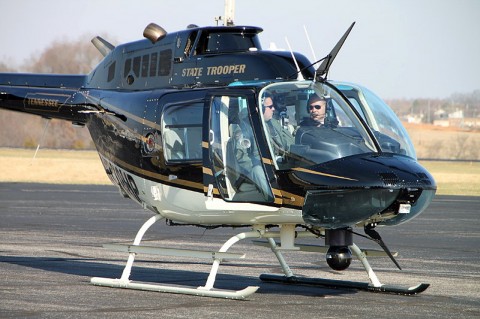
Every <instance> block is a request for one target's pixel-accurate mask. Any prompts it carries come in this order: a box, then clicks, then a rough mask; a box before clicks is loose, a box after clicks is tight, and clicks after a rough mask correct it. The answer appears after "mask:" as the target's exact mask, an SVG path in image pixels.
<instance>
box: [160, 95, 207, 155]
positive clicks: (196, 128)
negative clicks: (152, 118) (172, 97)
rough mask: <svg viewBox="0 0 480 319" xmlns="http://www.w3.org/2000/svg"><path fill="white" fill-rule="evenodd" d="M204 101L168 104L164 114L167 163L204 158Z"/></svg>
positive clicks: (164, 143)
mask: <svg viewBox="0 0 480 319" xmlns="http://www.w3.org/2000/svg"><path fill="white" fill-rule="evenodd" d="M202 121H203V102H196V103H189V104H175V105H170V106H168V107H167V108H166V109H165V110H164V112H163V116H162V136H163V150H164V156H165V160H166V162H167V164H175V163H183V162H199V161H201V160H202Z"/></svg>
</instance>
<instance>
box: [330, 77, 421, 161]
mask: <svg viewBox="0 0 480 319" xmlns="http://www.w3.org/2000/svg"><path fill="white" fill-rule="evenodd" d="M334 85H335V86H336V87H337V88H338V89H339V90H340V91H342V93H343V94H344V95H345V96H346V97H347V98H348V100H349V101H350V102H351V103H352V105H354V106H355V108H356V109H357V111H358V112H359V113H360V114H361V115H362V117H363V118H364V120H365V121H366V122H367V124H368V125H369V126H370V128H371V129H372V130H373V132H374V134H375V137H376V138H377V140H378V143H379V144H380V146H381V148H382V151H383V152H387V153H395V154H400V155H407V156H410V157H412V158H416V154H415V149H414V148H413V144H412V142H411V140H410V138H409V137H408V133H407V131H406V130H405V128H404V127H403V125H402V123H401V122H400V120H399V119H398V117H397V116H396V115H395V113H394V112H393V111H392V109H391V108H390V107H389V106H388V105H387V104H386V103H385V102H383V100H382V99H380V98H379V97H378V96H376V95H375V94H374V93H373V92H371V91H370V90H368V89H366V88H364V87H361V86H359V85H355V84H349V83H337V82H336V83H334Z"/></svg>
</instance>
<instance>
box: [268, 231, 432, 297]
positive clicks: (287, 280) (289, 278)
mask: <svg viewBox="0 0 480 319" xmlns="http://www.w3.org/2000/svg"><path fill="white" fill-rule="evenodd" d="M269 244H270V247H271V249H272V251H273V252H274V253H275V256H276V257H277V259H278V261H279V262H280V265H281V266H282V269H283V272H284V274H285V275H277V274H262V275H260V280H262V281H265V282H278V283H284V284H291V285H309V286H322V287H328V288H344V289H345V288H346V289H355V290H363V291H369V292H379V293H388V294H397V295H407V296H410V295H416V294H419V293H421V292H423V291H425V290H426V289H427V288H428V287H429V286H430V284H426V283H421V284H419V285H417V286H413V287H402V286H396V285H383V284H382V283H380V281H379V280H378V278H377V275H376V274H375V272H374V271H373V269H372V267H371V266H370V263H369V262H368V260H367V257H366V255H365V253H364V252H362V250H361V249H360V248H359V247H358V246H357V245H356V244H352V245H351V246H349V247H350V250H351V251H352V252H353V253H354V254H355V255H356V256H357V258H358V259H359V260H360V261H361V262H362V265H363V267H364V268H365V270H366V272H367V274H368V277H369V279H370V283H367V282H356V281H346V280H334V279H324V278H308V277H299V276H295V275H294V274H293V272H292V271H291V270H290V268H289V267H288V265H287V264H286V262H285V259H284V258H283V256H282V253H281V252H280V251H279V248H278V247H277V245H276V243H275V241H274V240H273V239H271V238H269Z"/></svg>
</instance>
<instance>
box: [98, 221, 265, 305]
mask: <svg viewBox="0 0 480 319" xmlns="http://www.w3.org/2000/svg"><path fill="white" fill-rule="evenodd" d="M160 219H163V217H162V216H161V215H155V216H153V217H151V218H150V219H149V220H147V221H146V222H145V224H143V226H142V227H141V228H140V230H139V231H138V233H137V235H136V237H135V240H134V241H133V244H132V245H131V246H126V247H125V248H126V250H127V251H128V252H129V256H128V260H127V264H126V265H125V268H124V270H123V273H122V276H121V278H120V279H112V278H101V277H94V278H91V280H90V282H91V283H92V284H93V285H97V286H104V287H112V288H125V289H136V290H146V291H156V292H166V293H175V294H186V295H195V296H203V297H213V298H226V299H245V298H247V297H248V296H250V295H251V294H253V293H255V292H256V291H257V289H258V288H259V287H257V286H248V287H246V288H245V289H242V290H237V291H235V290H225V289H215V288H214V287H213V285H214V283H215V278H216V275H217V272H218V268H219V266H220V263H221V261H222V257H225V256H227V258H228V256H229V254H226V252H227V250H228V249H229V248H230V247H231V246H232V245H234V244H235V243H237V242H238V241H240V240H242V239H245V238H260V237H261V234H260V233H259V232H258V231H250V232H244V233H240V234H237V235H235V236H233V237H231V238H230V239H229V240H228V241H226V242H225V244H223V246H222V247H221V248H220V250H219V251H218V252H210V258H212V259H213V264H212V268H211V270H210V274H209V276H208V279H207V282H206V284H205V286H201V287H196V288H195V287H187V286H180V285H163V284H153V283H141V282H133V281H131V280H130V279H129V278H130V273H131V270H132V266H133V262H134V260H135V255H136V252H137V251H142V250H143V251H148V250H153V249H152V247H142V246H140V243H141V241H142V238H143V236H144V235H145V233H146V231H147V230H148V229H149V228H150V227H151V226H152V225H153V224H155V223H156V222H157V221H159V220H160ZM114 246H118V245H114ZM166 251H167V250H165V249H164V250H161V249H159V250H158V252H156V253H157V254H167V255H171V254H172V253H175V249H170V250H168V252H166ZM177 253H178V255H180V256H186V255H190V256H192V257H200V256H208V253H207V252H205V251H197V252H196V253H195V252H193V251H188V250H184V249H180V250H177ZM231 255H233V254H231ZM233 258H235V257H233ZM237 258H243V257H237Z"/></svg>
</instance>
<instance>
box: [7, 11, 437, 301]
mask: <svg viewBox="0 0 480 319" xmlns="http://www.w3.org/2000/svg"><path fill="white" fill-rule="evenodd" d="M229 21H230V23H228V25H225V26H214V27H198V26H196V25H190V26H188V28H187V29H186V30H182V31H178V32H171V33H167V32H166V31H165V30H164V29H163V28H161V27H160V26H158V25H156V24H153V23H152V24H150V25H148V26H147V27H146V29H145V31H144V36H145V38H146V39H144V40H140V41H137V42H133V43H127V44H123V45H119V46H117V47H115V46H113V45H112V44H110V43H109V42H107V41H106V40H104V39H102V38H100V37H96V38H94V39H93V40H92V42H93V44H94V45H95V46H96V47H97V49H98V50H99V51H100V52H101V53H102V54H103V56H104V58H103V60H102V61H101V62H100V64H99V65H98V66H97V67H96V68H95V69H94V70H93V71H92V72H91V73H90V74H88V75H45V74H13V73H3V74H0V107H2V108H5V109H10V110H14V111H20V112H26V113H31V114H36V115H39V116H42V117H45V118H48V119H50V118H57V119H63V120H66V121H70V122H72V123H74V124H76V125H81V126H86V127H87V128H88V130H89V131H90V133H91V136H92V138H93V141H94V142H95V145H96V148H97V151H98V154H99V156H100V159H101V161H102V163H103V165H104V167H105V171H106V173H107V174H108V176H109V178H110V179H111V181H112V183H113V184H115V185H116V186H118V188H119V190H120V192H121V194H123V195H124V196H125V197H129V198H131V199H132V200H134V201H136V202H137V203H139V204H140V205H141V206H142V207H143V208H145V209H149V210H150V211H152V212H153V213H154V216H153V217H152V218H150V219H149V220H148V221H147V222H146V223H145V224H144V225H143V226H142V228H141V229H140V230H139V231H138V233H137V236H136V238H135V240H134V242H133V244H132V245H128V246H121V245H106V246H108V248H110V249H113V250H118V251H124V252H128V253H129V258H128V261H127V265H126V267H125V269H124V272H123V274H122V276H121V278H120V279H109V278H92V280H91V282H92V283H93V284H95V285H103V286H111V287H121V288H132V289H143V290H153V291H161V292H171V293H183V294H193V295H201V296H210V297H222V298H233V299H241V298H245V297H247V296H248V295H250V294H252V293H254V292H255V291H256V290H257V289H258V287H247V288H245V289H243V290H240V291H229V290H219V289H215V288H214V282H215V278H216V274H217V271H218V268H219V265H220V263H221V261H222V260H224V259H233V258H243V257H244V255H241V254H233V253H228V252H227V251H228V249H229V248H230V247H231V246H232V245H234V244H235V243H237V242H238V241H240V240H242V239H246V238H256V239H266V241H265V242H259V244H262V245H268V246H269V247H270V248H271V250H272V251H273V253H274V254H275V255H276V257H277V258H278V261H279V263H280V265H281V267H282V269H283V271H284V275H261V277H260V278H261V279H262V280H265V281H277V282H284V283H290V284H310V285H323V286H325V285H326V286H332V287H348V288H356V289H362V290H368V291H377V292H387V293H398V294H416V293H420V292H422V291H424V290H425V289H427V287H428V284H420V285H418V286H415V287H410V288H404V287H396V286H390V285H383V284H382V283H381V282H380V281H379V279H378V278H377V276H376V275H375V273H374V272H373V270H372V268H371V266H370V265H369V263H368V261H367V258H366V256H367V255H372V254H374V252H372V251H362V250H361V249H360V248H359V247H358V246H357V245H355V243H354V242H353V235H360V234H358V233H357V232H355V231H354V229H355V228H363V229H364V231H365V234H366V235H360V236H366V237H368V238H371V239H373V240H374V241H376V242H378V243H379V244H380V245H381V246H382V248H383V249H384V252H382V254H384V255H388V256H389V257H390V258H391V259H392V260H393V261H394V262H395V263H396V261H395V259H394V254H393V253H391V252H390V251H389V250H388V248H387V247H386V246H385V244H384V242H383V241H382V239H381V237H380V235H379V234H378V232H377V231H376V230H375V228H376V226H394V225H398V224H401V223H404V222H406V221H409V220H410V219H412V218H414V217H415V216H417V215H418V214H420V213H421V212H422V211H424V210H425V209H426V207H427V206H428V205H429V203H430V202H431V201H432V198H433V197H434V194H435V191H436V184H435V181H434V179H433V178H432V176H431V175H430V174H429V173H428V171H427V170H426V169H425V168H423V167H422V166H421V165H419V163H418V162H417V160H416V155H415V150H414V148H413V146H412V143H411V141H410V139H409V137H408V134H407V133H406V131H405V129H404V128H403V127H402V125H401V123H400V121H399V120H398V118H397V117H396V116H395V114H394V113H393V112H392V110H391V109H390V108H389V107H388V106H387V105H386V104H385V103H384V102H383V101H382V100H381V99H380V98H378V97H377V96H376V95H375V94H373V93H372V92H371V91H369V90H368V89H366V88H363V87H361V86H359V85H356V84H351V83H341V82H331V81H328V80H327V75H328V70H329V68H330V66H331V64H332V62H333V60H334V58H335V56H336V55H337V53H338V52H339V50H340V48H341V46H342V45H343V43H344V41H345V39H346V38H347V36H348V34H349V33H350V31H351V29H352V28H353V25H354V24H352V25H351V26H350V28H349V29H348V30H347V32H346V33H345V34H344V35H343V37H342V38H341V39H340V41H339V42H338V43H337V45H336V46H335V47H334V48H333V50H332V51H331V52H330V53H329V54H328V55H327V56H326V57H325V58H323V59H322V60H320V61H317V62H314V63H312V62H310V61H309V60H308V59H307V58H306V57H305V56H303V55H301V54H299V53H294V52H286V51H268V50H263V49H262V47H261V45H260V41H259V36H258V35H259V33H260V32H261V31H262V29H261V28H258V27H251V26H235V25H233V23H232V22H231V20H229ZM320 63H321V64H320ZM317 64H320V66H319V67H317V68H316V67H315V66H316V65H317ZM312 97H316V98H317V100H318V101H321V103H320V104H322V105H323V112H324V113H323V118H322V121H321V122H319V123H317V124H318V125H307V124H308V123H309V122H310V124H312V116H311V114H312V112H313V111H314V108H316V110H319V109H320V110H321V107H322V105H320V106H319V107H320V108H318V107H316V106H315V105H309V103H308V102H310V101H311V99H312ZM317 105H318V104H317ZM267 114H269V115H267ZM279 130H280V132H281V133H279ZM279 135H282V136H279ZM282 138H283V139H285V140H288V141H287V143H284V141H279V139H282ZM187 199H188V200H187ZM160 219H165V220H167V222H168V224H169V225H195V226H202V227H207V228H210V227H240V226H243V227H249V228H250V229H251V230H249V231H246V232H242V233H239V234H237V235H235V236H233V237H232V238H230V239H229V240H227V241H226V242H225V244H224V245H223V246H222V247H221V248H220V249H219V250H218V251H214V252H210V251H197V250H186V249H173V248H153V247H146V246H141V245H140V243H141V240H142V238H143V235H144V234H145V232H146V231H147V230H148V228H149V227H150V226H152V225H153V224H154V223H155V222H157V221H158V220H160ZM310 237H311V238H318V237H320V238H324V240H325V247H322V246H306V245H300V244H297V243H296V242H295V241H296V239H297V238H310ZM275 238H278V239H279V242H277V241H276V240H275ZM257 243H258V242H257ZM289 250H306V251H323V252H325V251H326V259H327V263H328V264H329V266H330V267H331V268H333V269H335V270H344V269H346V268H348V266H349V265H350V262H351V259H352V253H353V254H354V255H355V256H356V257H357V258H358V259H359V260H360V261H361V263H362V264H363V266H364V267H365V270H366V271H367V274H368V277H369V280H370V282H369V283H363V282H343V281H337V280H327V279H319V278H302V277H298V276H295V275H294V273H293V272H292V270H291V269H290V268H289V266H288V265H287V263H286V261H285V259H284V258H283V255H282V252H288V251H289ZM138 253H152V254H165V255H179V256H192V257H206V258H213V265H212V270H211V272H210V275H209V277H208V279H207V282H206V284H205V286H202V287H197V288H195V287H180V286H169V285H159V284H147V283H137V282H133V281H131V280H130V279H129V276H130V272H131V268H132V265H133V262H134V258H135V255H136V254H138ZM378 253H380V252H378ZM396 264H397V263H396ZM397 266H398V264H397ZM398 267H399V266H398Z"/></svg>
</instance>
